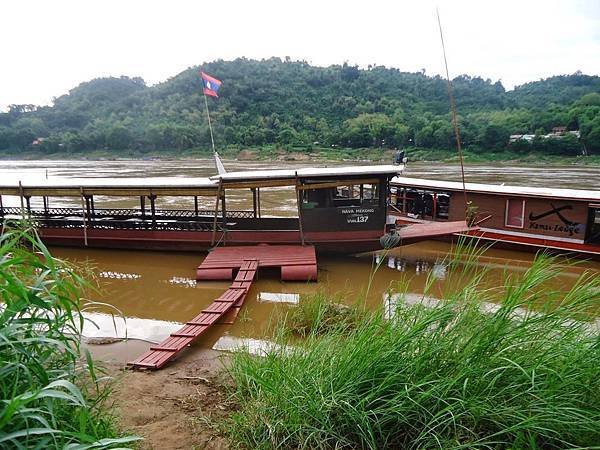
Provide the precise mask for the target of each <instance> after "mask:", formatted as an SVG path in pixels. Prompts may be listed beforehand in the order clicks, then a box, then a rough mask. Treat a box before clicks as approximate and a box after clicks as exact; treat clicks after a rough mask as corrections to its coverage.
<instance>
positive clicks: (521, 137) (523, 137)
mask: <svg viewBox="0 0 600 450" xmlns="http://www.w3.org/2000/svg"><path fill="white" fill-rule="evenodd" d="M533 138H535V134H511V135H510V138H509V140H508V143H509V144H512V143H513V142H517V141H527V142H531V141H533Z"/></svg>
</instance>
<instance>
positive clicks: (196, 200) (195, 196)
mask: <svg viewBox="0 0 600 450" xmlns="http://www.w3.org/2000/svg"><path fill="white" fill-rule="evenodd" d="M194 210H195V211H196V218H198V196H197V195H194Z"/></svg>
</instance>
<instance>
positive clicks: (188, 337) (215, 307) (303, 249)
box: [128, 245, 317, 369]
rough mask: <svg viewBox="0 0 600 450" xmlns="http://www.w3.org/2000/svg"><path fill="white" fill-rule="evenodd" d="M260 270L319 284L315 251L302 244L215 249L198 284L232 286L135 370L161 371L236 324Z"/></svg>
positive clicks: (143, 358) (201, 270)
mask: <svg viewBox="0 0 600 450" xmlns="http://www.w3.org/2000/svg"><path fill="white" fill-rule="evenodd" d="M259 267H280V268H281V279H282V280H286V281H315V280H316V279H317V259H316V253H315V248H314V247H312V246H298V245H282V246H271V245H258V246H253V247H219V248H217V249H215V250H213V251H212V252H211V253H210V254H209V255H208V256H207V257H206V259H205V260H204V261H203V262H202V264H201V265H200V266H199V267H198V269H197V272H196V279H197V280H198V281H206V280H225V279H232V278H233V273H234V270H235V269H238V271H237V274H236V276H235V278H234V279H233V282H232V283H231V286H229V289H227V290H226V291H225V292H224V293H223V294H221V295H220V296H219V297H218V298H216V299H215V300H214V301H213V302H212V303H211V304H210V305H209V306H208V307H207V308H205V309H203V310H202V312H201V313H200V314H198V315H197V316H196V317H194V318H193V319H192V320H190V321H189V322H187V323H186V324H185V325H184V326H183V327H182V328H181V329H179V330H178V331H176V332H175V333H172V334H171V335H170V336H169V337H168V338H167V339H165V340H164V341H163V342H161V343H160V344H158V345H154V346H152V347H150V350H148V351H147V352H146V353H144V354H143V355H142V356H140V357H139V358H137V359H136V360H135V361H132V362H129V363H128V366H129V367H131V368H133V369H160V368H162V367H163V366H165V365H166V364H167V363H168V362H169V361H171V360H172V359H174V358H175V357H176V356H177V355H179V353H181V352H182V351H183V350H184V349H185V348H187V347H188V346H189V345H190V344H191V343H192V342H193V341H195V340H196V339H197V338H198V337H200V336H201V335H202V334H204V333H205V332H206V331H207V330H208V329H209V328H210V327H211V326H212V325H214V324H217V323H219V324H232V323H233V322H234V321H235V318H236V317H237V315H238V312H239V310H240V309H241V307H242V305H243V304H244V301H245V300H246V297H247V296H248V291H249V290H250V287H251V286H252V282H253V281H254V280H255V279H256V273H257V272H258V269H259Z"/></svg>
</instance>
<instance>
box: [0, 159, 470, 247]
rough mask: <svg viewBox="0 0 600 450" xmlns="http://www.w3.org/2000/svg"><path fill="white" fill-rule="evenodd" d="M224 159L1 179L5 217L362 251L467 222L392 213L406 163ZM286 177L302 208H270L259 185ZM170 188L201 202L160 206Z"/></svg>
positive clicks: (213, 241)
mask: <svg viewBox="0 0 600 450" xmlns="http://www.w3.org/2000/svg"><path fill="white" fill-rule="evenodd" d="M217 168H219V172H220V173H219V174H218V175H215V176H213V177H209V178H196V179H179V178H174V179H170V180H168V181H167V182H161V183H160V184H154V185H151V184H148V183H147V182H145V181H144V180H140V181H137V182H136V181H135V180H129V181H127V180H125V181H120V180H115V181H112V182H102V183H101V184H98V183H96V184H94V183H93V182H92V181H91V180H86V182H85V183H79V184H64V183H48V182H47V183H45V184H43V185H35V186H29V185H27V186H25V185H22V184H20V183H19V185H5V186H2V185H0V220H2V221H3V222H5V221H6V220H7V219H19V218H31V220H32V221H33V222H34V224H35V225H36V226H37V228H38V230H39V234H40V236H41V237H42V238H43V239H44V240H45V241H46V242H47V243H48V244H51V245H67V246H90V247H107V248H137V249H158V250H195V251H202V250H207V249H210V248H212V247H214V246H217V245H256V244H261V243H264V244H288V245H289V244H312V245H315V247H316V248H317V250H321V251H329V252H342V253H359V252H365V251H372V250H378V249H381V248H382V245H384V244H385V245H389V244H390V243H391V244H392V245H404V244H409V243H413V242H417V241H420V240H423V239H429V238H432V237H435V236H440V235H444V234H450V233H454V232H459V231H467V227H466V224H465V222H464V220H458V221H456V222H448V223H431V224H422V223H416V224H408V225H407V224H404V225H396V224H395V223H394V221H392V223H389V221H388V220H387V218H388V217H387V216H388V204H387V199H388V195H387V194H388V189H389V180H390V179H391V178H392V177H394V176H397V175H399V174H400V173H401V171H402V169H403V165H380V166H362V167H361V166H353V167H334V168H303V169H298V170H289V169H286V170H259V171H251V172H250V171H244V172H231V173H227V172H225V171H224V169H223V167H222V165H221V164H220V161H218V159H217ZM286 186H287V187H291V188H293V189H295V194H296V196H295V197H296V203H297V204H296V207H297V216H296V217H266V216H263V215H262V214H261V204H260V195H261V192H262V191H263V190H265V189H271V188H281V187H286ZM231 190H236V191H238V192H239V190H244V191H246V192H247V193H248V195H249V196H251V197H252V205H253V208H252V210H244V211H238V210H229V209H227V193H228V192H230V191H231ZM2 196H17V197H19V201H20V205H21V206H20V207H14V206H13V207H8V206H3V205H2ZM105 196H109V197H130V198H131V197H137V198H139V205H140V206H139V208H133V209H114V208H102V207H100V205H99V203H100V202H101V201H103V200H105V199H106V197H105ZM171 196H176V197H188V198H190V200H191V199H192V198H193V199H194V203H193V204H194V206H195V207H194V208H193V209H186V210H181V209H178V210H172V209H158V208H157V207H156V199H157V198H158V197H171ZM201 196H209V197H213V198H214V205H215V208H214V210H200V209H199V207H198V204H199V202H198V198H199V197H201ZM32 197H38V199H37V200H39V197H41V198H42V199H43V203H41V204H43V207H38V208H34V207H32V203H31V198H32ZM51 197H71V198H72V199H73V197H75V198H76V199H80V202H81V207H78V208H50V207H49V204H51V202H50V200H49V199H50V198H51ZM49 202H50V203H49ZM148 204H149V208H148ZM190 204H191V202H190ZM384 235H385V236H387V238H386V239H383V244H382V240H381V238H382V236H384Z"/></svg>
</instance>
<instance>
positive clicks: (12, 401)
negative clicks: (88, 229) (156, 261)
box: [0, 229, 137, 450]
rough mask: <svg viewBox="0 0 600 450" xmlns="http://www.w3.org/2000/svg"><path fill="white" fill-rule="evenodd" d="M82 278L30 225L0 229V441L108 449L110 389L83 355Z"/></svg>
mask: <svg viewBox="0 0 600 450" xmlns="http://www.w3.org/2000/svg"><path fill="white" fill-rule="evenodd" d="M86 285H87V283H86V281H85V280H84V279H82V278H81V277H80V276H79V275H77V274H76V273H75V271H74V270H73V268H72V267H70V266H69V265H67V264H66V263H64V262H61V261H59V260H57V259H54V258H53V257H52V256H51V255H50V253H49V252H48V250H47V249H46V248H45V247H44V245H43V244H42V243H41V242H40V241H39V239H38V238H37V237H36V236H35V234H34V232H33V231H31V232H28V231H20V230H16V229H15V230H4V234H2V235H1V236H0V303H1V304H2V305H1V308H0V448H17V449H20V448H28V449H36V448H40V449H41V448H44V449H46V448H61V449H62V448H67V449H71V450H74V449H78V450H80V449H88V448H94V449H99V448H115V447H123V445H125V444H128V443H131V442H133V441H135V440H137V438H134V437H121V436H120V433H119V431H118V429H117V426H116V423H115V419H114V417H112V416H111V415H110V414H109V413H108V412H107V409H106V408H105V407H104V404H105V401H106V399H107V396H108V395H109V393H110V388H109V386H108V385H107V384H106V382H107V380H106V379H105V378H103V377H102V376H100V375H101V374H100V373H99V372H98V370H97V368H96V367H95V366H94V363H93V360H92V359H91V357H90V355H89V353H86V354H85V355H83V356H84V357H83V358H82V355H81V352H80V347H79V336H80V332H81V329H82V325H83V319H82V317H81V315H79V299H80V295H81V292H83V290H84V289H85V288H86Z"/></svg>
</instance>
